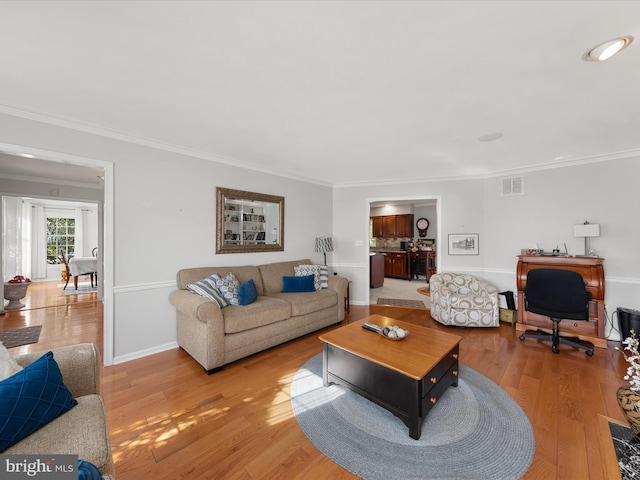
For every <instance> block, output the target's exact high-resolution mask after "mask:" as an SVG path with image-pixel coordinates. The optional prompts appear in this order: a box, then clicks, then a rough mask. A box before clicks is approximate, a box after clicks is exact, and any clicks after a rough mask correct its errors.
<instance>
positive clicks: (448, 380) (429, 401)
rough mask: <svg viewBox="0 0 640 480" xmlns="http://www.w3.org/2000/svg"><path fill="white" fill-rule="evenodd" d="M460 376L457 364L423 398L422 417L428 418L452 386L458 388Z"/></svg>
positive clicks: (451, 366)
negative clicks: (430, 411) (428, 414)
mask: <svg viewBox="0 0 640 480" xmlns="http://www.w3.org/2000/svg"><path fill="white" fill-rule="evenodd" d="M458 375H459V370H458V364H457V363H456V364H453V365H450V367H449V370H447V371H446V372H445V373H444V375H443V376H442V378H441V379H440V381H439V382H438V383H437V384H436V385H434V386H433V388H432V389H431V390H430V391H429V392H427V394H426V395H425V396H424V397H422V402H421V407H422V411H421V416H422V417H426V416H427V413H429V410H431V409H432V408H433V407H434V406H435V404H436V403H438V400H440V397H441V396H442V395H443V394H444V392H446V391H447V389H448V388H449V387H450V386H452V385H455V386H458Z"/></svg>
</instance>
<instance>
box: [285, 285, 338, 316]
mask: <svg viewBox="0 0 640 480" xmlns="http://www.w3.org/2000/svg"><path fill="white" fill-rule="evenodd" d="M272 297H273V298H278V299H282V300H286V301H287V302H289V303H290V304H291V316H292V317H297V316H299V315H307V314H308V313H312V312H316V311H319V310H323V309H325V308H329V307H332V306H334V305H336V304H337V303H338V294H337V293H336V292H334V291H333V290H328V289H323V290H318V291H314V292H301V293H284V292H282V293H276V294H274V295H272Z"/></svg>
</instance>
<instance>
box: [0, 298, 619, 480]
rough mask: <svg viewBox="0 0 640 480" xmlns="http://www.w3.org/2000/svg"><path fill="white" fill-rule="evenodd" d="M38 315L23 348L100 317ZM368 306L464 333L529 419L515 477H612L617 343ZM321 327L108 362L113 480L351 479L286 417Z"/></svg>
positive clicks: (469, 357)
mask: <svg viewBox="0 0 640 480" xmlns="http://www.w3.org/2000/svg"><path fill="white" fill-rule="evenodd" d="M67 298H68V297H67ZM84 303H86V305H84ZM38 310H42V313H41V314H37V313H36V312H35V311H34V312H33V313H32V314H27V311H25V312H24V314H23V316H24V320H23V323H28V324H36V323H37V322H39V321H40V322H42V323H43V324H44V325H45V328H43V333H42V336H41V340H40V342H39V343H38V344H36V345H33V346H29V348H28V349H29V350H42V349H46V348H50V347H52V346H57V345H58V344H60V343H61V341H62V340H61V337H64V338H65V339H66V340H67V341H68V342H67V343H77V342H81V341H97V340H98V337H97V336H96V333H90V332H91V329H90V328H88V327H87V324H90V323H91V322H93V324H94V325H95V324H98V325H100V324H101V321H102V319H101V307H100V304H99V302H95V300H93V301H91V300H90V299H88V301H87V302H76V303H72V302H64V304H63V305H52V306H50V307H46V308H43V309H38ZM370 313H380V314H382V315H387V316H390V317H393V318H397V319H400V320H404V321H408V322H413V323H416V324H420V325H424V326H427V327H430V328H435V329H439V330H442V331H454V332H455V333H456V334H459V335H461V336H462V337H463V340H462V343H461V347H460V352H461V361H462V362H463V363H465V364H467V365H469V366H470V367H472V368H474V369H475V370H477V371H479V372H481V373H483V374H484V375H486V376H488V377H489V378H491V379H492V380H493V381H494V382H496V383H497V384H499V385H500V386H501V387H502V388H503V389H504V390H506V391H507V392H508V393H509V394H510V395H511V396H512V397H513V398H514V399H515V400H516V401H517V402H518V403H519V404H520V406H521V407H522V408H523V409H524V411H525V412H526V413H527V415H528V417H529V419H530V421H531V423H532V425H533V428H534V431H535V436H536V453H535V457H534V460H533V463H532V465H531V467H530V469H529V471H528V472H527V474H526V475H525V476H524V477H523V478H525V479H545V480H547V479H557V480H573V479H576V480H578V479H581V480H583V479H606V478H609V477H608V475H607V474H606V473H605V471H604V467H603V465H604V464H605V463H606V462H605V456H604V455H603V453H602V448H601V446H600V444H599V441H598V440H599V439H598V431H597V424H598V414H603V415H606V416H608V417H612V418H614V419H617V420H619V421H622V422H624V420H623V416H622V413H621V412H620V409H619V407H618V405H617V402H616V396H615V392H616V390H617V388H618V387H619V386H621V385H623V384H625V381H624V380H623V379H622V377H623V376H624V374H625V370H626V363H625V362H624V359H623V358H622V356H621V354H620V353H619V352H617V351H616V350H615V348H614V347H615V345H619V344H618V343H617V342H609V347H608V348H607V349H596V354H595V356H594V357H592V358H588V357H586V355H585V354H584V353H583V352H581V351H575V350H573V349H571V348H567V347H564V348H562V346H561V353H560V354H559V355H554V354H553V353H552V352H551V348H550V347H549V345H548V344H545V343H537V342H535V341H533V340H527V341H526V342H525V343H522V342H520V341H519V340H518V337H517V334H516V331H515V328H514V327H513V326H511V325H508V324H502V325H501V326H500V327H499V328H491V329H456V328H452V327H444V326H442V325H439V324H437V323H436V322H434V321H433V320H432V319H431V318H430V316H429V314H428V311H427V310H416V309H410V308H398V307H385V306H375V305H371V306H353V305H352V306H351V309H350V314H349V317H348V319H347V320H346V321H354V320H357V319H360V318H363V317H364V316H367V315H369V314H370ZM14 315H17V314H13V313H12V314H10V316H14ZM32 315H33V316H32ZM92 315H95V318H93V320H89V318H91V316H92ZM5 317H7V316H5ZM5 317H0V325H1V327H0V329H5V328H15V327H7V326H6V324H7V319H6V318H5ZM76 320H77V324H76ZM11 322H13V320H9V322H8V323H11ZM18 323H19V322H18ZM47 325H49V328H47ZM323 331H327V330H323ZM83 332H84V333H86V335H87V337H86V338H85V337H84V336H83V335H84V333H83ZM318 334H319V332H316V333H314V334H310V335H307V336H305V337H302V338H300V339H297V340H293V341H291V342H289V343H287V344H285V345H281V346H279V347H275V348H272V349H270V350H268V351H266V352H262V353H259V354H256V355H253V356H251V357H249V358H246V359H243V360H240V361H238V362H235V363H233V364H231V365H228V366H226V367H225V368H224V370H222V371H221V372H218V373H216V374H214V375H211V376H208V375H206V374H205V372H204V371H203V369H202V368H201V367H200V366H199V365H198V364H197V363H196V362H195V361H194V360H192V359H191V358H190V357H189V355H187V354H186V353H185V352H184V351H182V350H180V349H173V350H170V351H167V352H164V353H160V354H156V355H151V356H148V357H145V358H142V359H139V360H134V361H130V362H127V363H123V364H120V365H115V366H110V367H106V368H105V369H104V371H103V382H102V384H103V385H102V393H103V397H104V402H105V406H106V409H107V415H108V421H109V427H110V431H111V441H112V448H113V452H114V458H115V461H116V473H117V478H118V479H119V480H139V479H146V478H153V479H154V480H170V479H171V480H173V479H177V478H188V479H203V480H204V479H251V480H257V479H265V480H267V479H304V480H307V479H323V480H325V479H354V478H356V477H355V476H354V475H352V474H350V473H349V472H347V471H345V470H344V469H342V468H341V467H339V466H338V465H336V464H334V463H333V462H331V461H330V460H328V459H327V458H326V457H324V456H323V455H322V454H321V453H320V452H319V451H318V450H317V449H316V448H315V447H314V446H313V444H312V443H311V442H310V441H309V440H308V439H307V438H306V436H305V435H304V433H302V431H301V430H300V428H299V427H298V425H297V423H296V420H295V418H294V417H293V413H292V409H291V404H290V397H289V387H290V384H291V381H292V379H293V376H294V374H295V372H296V371H297V370H298V368H300V366H301V365H302V364H303V363H304V362H305V361H306V360H307V359H309V358H310V357H312V356H313V355H316V354H317V353H320V352H321V346H320V342H319V341H318V339H317V337H318ZM99 345H101V338H100V343H99ZM18 348H20V349H23V348H25V347H18ZM16 350H17V349H16ZM609 460H610V459H609ZM461 461H464V459H461Z"/></svg>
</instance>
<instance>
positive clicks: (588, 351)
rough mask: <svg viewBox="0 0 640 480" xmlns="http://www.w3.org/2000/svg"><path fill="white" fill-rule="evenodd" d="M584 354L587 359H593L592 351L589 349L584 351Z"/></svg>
mask: <svg viewBox="0 0 640 480" xmlns="http://www.w3.org/2000/svg"><path fill="white" fill-rule="evenodd" d="M584 353H586V354H587V356H588V357H593V350H591V349H589V350H585V352H584Z"/></svg>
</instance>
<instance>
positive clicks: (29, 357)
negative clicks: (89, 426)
mask: <svg viewBox="0 0 640 480" xmlns="http://www.w3.org/2000/svg"><path fill="white" fill-rule="evenodd" d="M51 351H52V352H53V358H54V359H55V361H56V363H57V364H58V366H59V367H60V373H62V378H63V380H64V384H65V385H66V386H67V388H68V389H69V391H70V392H71V395H73V397H74V398H77V397H82V396H83V395H90V394H97V395H99V394H100V372H101V368H102V360H101V357H100V352H99V351H98V349H97V348H96V346H95V345H94V344H92V343H81V344H78V345H71V346H68V347H60V348H53V349H51ZM45 353H47V352H46V351H41V352H30V353H25V354H22V355H18V356H16V357H15V359H16V361H17V362H18V364H19V365H20V366H22V367H26V366H27V365H30V364H31V363H33V362H35V361H36V360H37V359H38V358H40V357H41V356H42V355H44V354H45Z"/></svg>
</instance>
